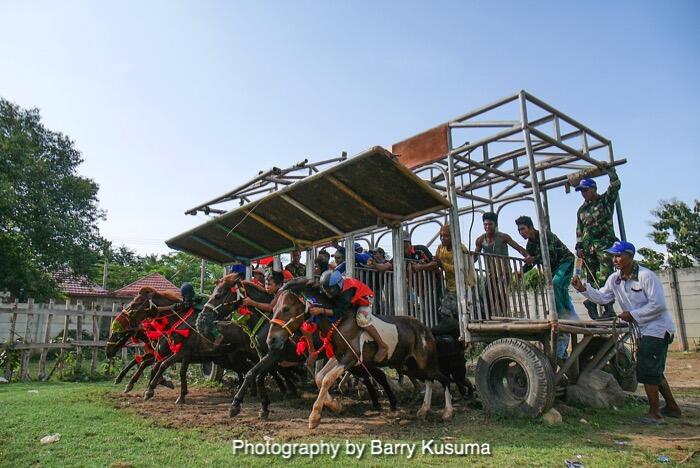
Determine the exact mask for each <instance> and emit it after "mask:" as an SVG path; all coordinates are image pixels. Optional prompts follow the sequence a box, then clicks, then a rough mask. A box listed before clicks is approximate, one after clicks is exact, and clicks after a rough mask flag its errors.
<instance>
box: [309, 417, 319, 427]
mask: <svg viewBox="0 0 700 468" xmlns="http://www.w3.org/2000/svg"><path fill="white" fill-rule="evenodd" d="M320 423H321V415H320V414H319V415H318V416H317V415H315V414H312V415H311V416H309V429H316V428H317V427H318V425H319V424H320Z"/></svg>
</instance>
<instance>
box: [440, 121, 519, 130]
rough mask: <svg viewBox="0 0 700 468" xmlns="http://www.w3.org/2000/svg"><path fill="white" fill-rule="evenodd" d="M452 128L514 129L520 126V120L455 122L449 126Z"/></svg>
mask: <svg viewBox="0 0 700 468" xmlns="http://www.w3.org/2000/svg"><path fill="white" fill-rule="evenodd" d="M449 125H450V128H472V127H473V128H484V127H485V128H498V127H512V126H514V125H520V121H519V120H500V121H499V120H492V121H482V122H455V123H451V124H449Z"/></svg>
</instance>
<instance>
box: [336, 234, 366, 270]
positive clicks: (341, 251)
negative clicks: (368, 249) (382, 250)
mask: <svg viewBox="0 0 700 468" xmlns="http://www.w3.org/2000/svg"><path fill="white" fill-rule="evenodd" d="M333 247H335V249H336V251H335V254H334V255H333V257H334V258H335V264H336V267H335V269H336V271H339V272H340V273H341V274H343V275H344V274H345V247H343V246H341V245H339V244H338V241H333ZM353 249H354V250H355V252H354V254H355V265H356V266H367V264H368V263H369V262H370V261H371V260H372V256H371V255H370V254H368V253H365V252H363V251H362V246H361V245H360V244H359V243H358V242H355V243H354V244H353Z"/></svg>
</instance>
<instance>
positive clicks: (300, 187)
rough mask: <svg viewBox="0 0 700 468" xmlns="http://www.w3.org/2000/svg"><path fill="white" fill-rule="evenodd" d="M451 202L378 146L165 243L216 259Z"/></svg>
mask: <svg viewBox="0 0 700 468" xmlns="http://www.w3.org/2000/svg"><path fill="white" fill-rule="evenodd" d="M448 206H449V202H448V201H447V200H446V199H445V198H444V197H443V196H442V195H441V194H440V193H438V192H437V191H435V190H433V189H432V188H431V187H430V186H429V185H428V184H427V183H426V182H425V181H423V180H421V179H420V178H419V177H418V176H416V175H415V174H413V172H411V171H410V170H409V169H408V168H406V167H405V166H403V165H402V164H401V163H399V162H398V161H397V160H396V157H395V156H394V155H392V154H391V153H390V152H389V151H387V150H386V149H384V148H382V147H380V146H375V147H373V148H371V149H369V150H367V151H365V152H363V153H361V154H359V155H357V156H355V157H353V158H350V159H348V160H346V161H344V162H342V163H340V164H338V165H336V166H334V167H331V168H329V169H327V170H324V171H322V172H320V173H318V174H315V175H313V176H310V177H307V178H305V179H302V180H301V181H299V182H296V183H294V184H292V185H290V186H288V187H285V188H284V189H282V190H279V191H277V192H274V193H271V194H270V195H267V196H266V197H264V198H262V199H260V200H256V201H254V202H252V203H249V204H247V205H245V206H242V207H240V208H237V209H234V210H231V211H229V212H227V213H225V214H223V215H221V216H218V217H216V218H214V219H212V220H210V221H207V222H206V223H204V224H202V225H200V226H198V227H196V228H194V229H191V230H189V231H187V232H184V233H182V234H180V235H178V236H176V237H173V238H172V239H169V240H167V241H166V244H167V245H168V246H169V247H170V248H173V249H176V250H181V251H184V252H188V253H191V254H193V255H196V256H198V257H201V258H204V259H206V260H210V261H214V262H217V263H222V264H225V263H232V262H234V261H243V262H247V261H250V260H253V259H256V258H260V257H265V256H269V255H276V254H279V253H283V252H289V251H291V250H295V249H305V248H308V247H310V246H312V245H314V244H319V243H324V242H328V241H330V240H332V239H337V238H340V237H343V236H345V235H347V234H350V233H354V232H362V231H367V230H370V229H372V228H375V227H377V226H384V225H392V224H395V223H399V222H402V221H406V220H409V219H412V218H415V217H416V216H419V215H421V214H424V213H428V212H432V211H436V210H439V209H443V208H447V207H448Z"/></svg>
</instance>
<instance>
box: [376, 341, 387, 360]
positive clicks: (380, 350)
mask: <svg viewBox="0 0 700 468" xmlns="http://www.w3.org/2000/svg"><path fill="white" fill-rule="evenodd" d="M387 354H389V347H388V346H386V345H384V346H379V347H377V353H376V354H375V355H374V362H377V363H379V362H382V361H384V359H386V356H387Z"/></svg>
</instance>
